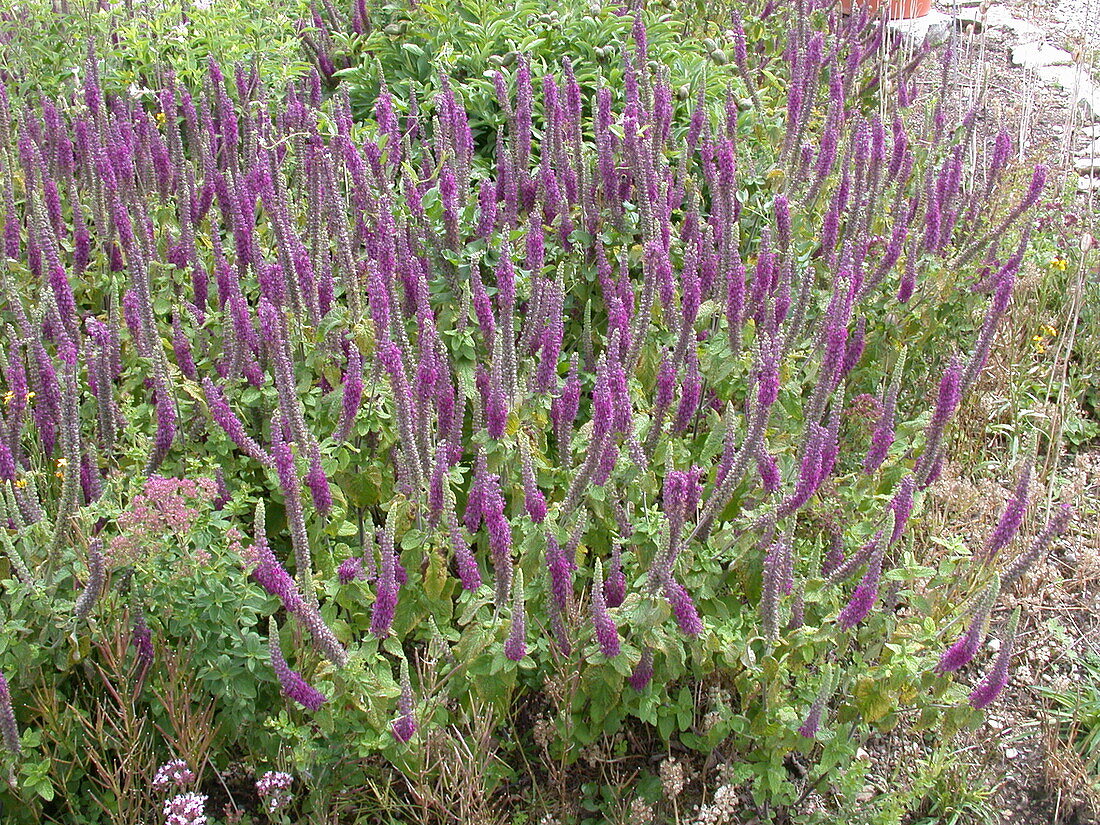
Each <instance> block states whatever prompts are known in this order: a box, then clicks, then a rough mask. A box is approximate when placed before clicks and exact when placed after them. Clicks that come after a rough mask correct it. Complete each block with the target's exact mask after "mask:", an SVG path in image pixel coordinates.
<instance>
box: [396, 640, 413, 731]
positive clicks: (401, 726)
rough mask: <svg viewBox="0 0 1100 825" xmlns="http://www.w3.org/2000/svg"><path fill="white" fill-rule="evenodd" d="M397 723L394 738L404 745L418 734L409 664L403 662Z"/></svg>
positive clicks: (406, 661) (404, 660)
mask: <svg viewBox="0 0 1100 825" xmlns="http://www.w3.org/2000/svg"><path fill="white" fill-rule="evenodd" d="M397 713H398V717H397V721H396V722H394V723H393V736H394V738H395V739H396V740H397V741H398V742H401V743H402V744H404V743H406V742H408V741H409V740H410V739H412V738H413V735H414V734H415V733H416V716H415V715H414V714H413V689H412V679H410V678H409V662H408V660H407V659H402V660H401V695H400V696H398V697H397Z"/></svg>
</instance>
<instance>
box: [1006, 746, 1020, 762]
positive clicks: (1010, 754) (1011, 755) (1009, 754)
mask: <svg viewBox="0 0 1100 825" xmlns="http://www.w3.org/2000/svg"><path fill="white" fill-rule="evenodd" d="M1019 755H1020V752H1019V751H1018V750H1016V748H1007V749H1006V750H1005V757H1006V758H1008V759H1015V758H1016V757H1017V756H1019Z"/></svg>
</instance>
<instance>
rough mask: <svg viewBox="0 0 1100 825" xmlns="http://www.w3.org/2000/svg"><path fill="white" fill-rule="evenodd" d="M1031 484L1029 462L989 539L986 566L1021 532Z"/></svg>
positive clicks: (986, 547)
mask: <svg viewBox="0 0 1100 825" xmlns="http://www.w3.org/2000/svg"><path fill="white" fill-rule="evenodd" d="M1030 483H1031V462H1030V461H1028V462H1027V463H1025V464H1024V468H1023V471H1022V472H1021V473H1020V478H1019V480H1018V481H1017V482H1016V490H1015V492H1014V493H1013V496H1012V498H1011V499H1009V502H1008V504H1007V505H1006V507H1005V511H1004V512H1003V513H1002V514H1001V518H1000V521H998V522H997V527H996V529H994V531H993V535H991V536H990V537H989V543H988V544H987V545H986V546H985V550H984V552H983V554H982V560H983V561H984V562H985V563H986V564H990V563H992V562H993V560H994V559H996V558H997V555H998V554H999V553H1000V552H1001V550H1003V549H1004V548H1005V547H1007V546H1008V545H1009V544H1010V543H1011V542H1012V539H1013V538H1015V537H1016V533H1017V532H1019V530H1020V525H1021V524H1022V523H1023V520H1024V514H1025V513H1026V512H1027V503H1028V486H1029V485H1030Z"/></svg>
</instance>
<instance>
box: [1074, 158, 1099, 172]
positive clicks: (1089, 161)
mask: <svg viewBox="0 0 1100 825" xmlns="http://www.w3.org/2000/svg"><path fill="white" fill-rule="evenodd" d="M1073 168H1074V169H1076V170H1077V172H1078V173H1079V174H1082V175H1084V174H1087V173H1090V172H1100V157H1091V158H1077V159H1076V160H1074V161H1073Z"/></svg>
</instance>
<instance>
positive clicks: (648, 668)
mask: <svg viewBox="0 0 1100 825" xmlns="http://www.w3.org/2000/svg"><path fill="white" fill-rule="evenodd" d="M652 679H653V649H652V648H648V647H647V648H645V649H643V650H642V658H641V659H640V660H638V664H636V665H635V666H634V671H633V672H632V673H631V674H630V676H629V678H628V679H627V682H629V683H630V686H631V687H632V688H634V690H636V691H637V692H638V693H641V692H642V691H643V690H645V689H646V688H647V687H648V686H649V683H650V680H652Z"/></svg>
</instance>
